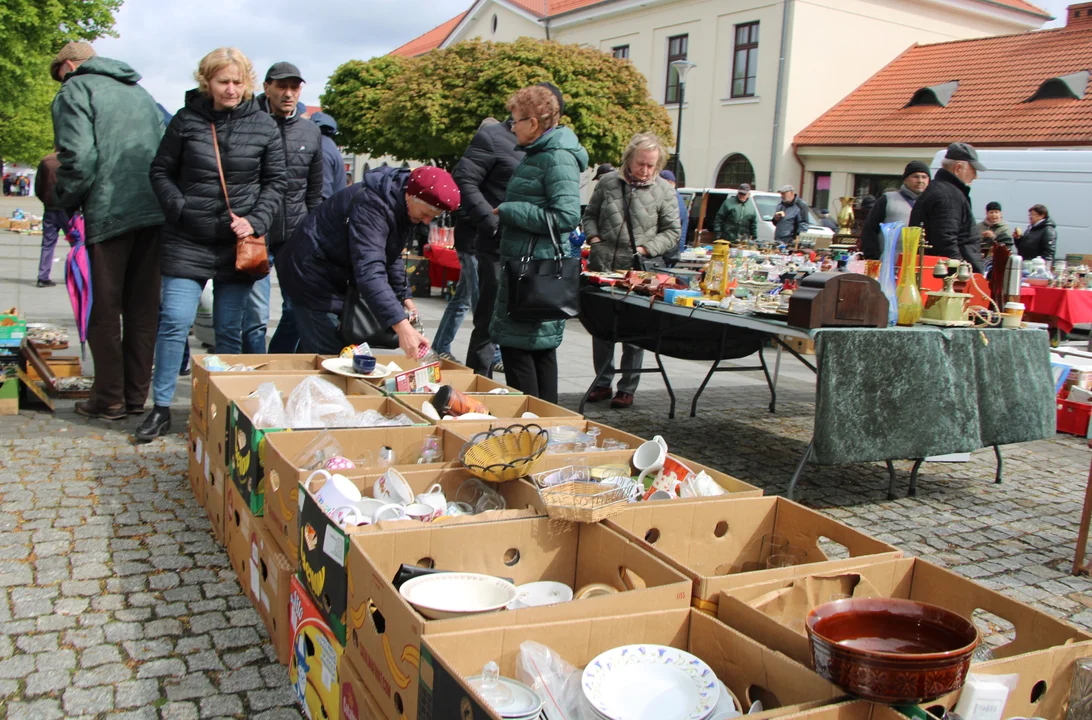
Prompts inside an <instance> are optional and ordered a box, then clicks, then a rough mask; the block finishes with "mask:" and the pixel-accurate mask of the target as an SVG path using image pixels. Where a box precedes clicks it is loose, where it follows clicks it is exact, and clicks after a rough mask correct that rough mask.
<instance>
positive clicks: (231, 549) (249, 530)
mask: <svg viewBox="0 0 1092 720" xmlns="http://www.w3.org/2000/svg"><path fill="white" fill-rule="evenodd" d="M257 526H258V518H256V517H254V516H253V515H251V514H250V511H249V510H247V508H246V504H245V503H244V502H243V499H242V497H240V496H239V491H238V490H236V489H235V487H234V486H233V485H232V484H231V483H228V485H227V488H226V489H225V490H224V546H225V547H226V548H227V554H228V560H229V561H230V562H231V569H232V570H234V571H235V576H236V577H237V578H238V579H239V586H240V587H242V588H243V592H244V593H245V594H246V595H247V597H249V598H250V600H251V602H253V601H254V596H253V595H252V594H251V591H250V562H249V561H250V539H251V535H252V534H253V533H254V532H256V528H257Z"/></svg>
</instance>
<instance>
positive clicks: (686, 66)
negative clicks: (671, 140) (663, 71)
mask: <svg viewBox="0 0 1092 720" xmlns="http://www.w3.org/2000/svg"><path fill="white" fill-rule="evenodd" d="M671 67H673V68H675V74H676V75H678V76H679V126H678V128H676V129H675V182H681V180H682V178H681V177H680V175H679V162H680V161H679V156H680V154H681V151H682V109H683V101H684V100H685V99H686V98H685V91H686V74H687V73H688V72H690V71H691V70H693V69H694V68H695V67H697V64H696V63H692V62H690V61H689V60H676V61H674V62H673V63H671Z"/></svg>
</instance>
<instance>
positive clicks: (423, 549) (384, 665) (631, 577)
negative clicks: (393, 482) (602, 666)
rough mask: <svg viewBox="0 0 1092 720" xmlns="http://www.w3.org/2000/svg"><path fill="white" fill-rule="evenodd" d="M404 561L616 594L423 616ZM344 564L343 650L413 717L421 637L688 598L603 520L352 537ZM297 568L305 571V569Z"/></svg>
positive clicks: (385, 697) (391, 705) (677, 582)
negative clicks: (399, 578) (406, 582)
mask: <svg viewBox="0 0 1092 720" xmlns="http://www.w3.org/2000/svg"><path fill="white" fill-rule="evenodd" d="M403 563H405V564H410V565H423V566H425V567H436V568H439V569H442V570H459V571H465V572H477V573H485V574H489V575H496V576H499V577H508V578H511V579H512V580H513V581H514V582H515V583H516V584H517V585H522V584H524V583H528V582H535V581H538V580H554V581H559V582H563V583H565V584H566V585H569V587H572V588H573V589H574V590H576V591H579V589H580V588H583V587H584V586H586V585H588V584H591V583H604V584H607V585H610V586H611V587H613V588H615V589H616V590H619V591H620V592H618V593H616V594H613V595H606V596H601V597H594V598H587V599H584V600H574V601H573V602H568V603H561V604H558V605H550V606H545V607H533V608H525V609H522V610H506V611H503V612H496V613H485V614H479V615H469V616H466V617H462V618H448V619H445V620H426V619H425V618H424V617H423V616H422V615H421V614H420V613H418V612H417V611H416V610H415V609H414V608H413V606H411V605H410V604H409V603H407V602H406V601H405V600H404V599H403V598H402V596H401V595H400V594H399V592H398V591H397V590H395V588H394V586H393V585H392V584H391V579H392V578H394V576H395V573H396V572H397V571H398V569H399V567H400V566H401V565H402V564H403ZM347 566H348V567H347V577H348V590H349V608H348V621H349V623H350V624H351V632H350V633H349V638H348V643H347V645H346V650H345V652H346V655H347V656H348V657H349V662H351V663H352V664H353V666H354V667H355V668H356V669H357V671H359V672H360V675H361V677H362V678H363V679H364V683H365V685H367V687H368V688H369V690H371V692H372V694H373V695H374V696H375V698H376V699H377V700H378V701H379V706H380V708H381V709H382V710H383V711H384V712H385V713H386V714H387V715H388V716H397V715H400V714H404V715H405V716H406V717H410V718H412V717H417V701H418V666H419V661H418V655H419V651H420V645H421V638H422V636H424V635H427V634H432V633H440V632H456V631H462V630H478V631H480V630H484V629H488V628H501V627H510V626H513V625H527V624H534V623H543V622H553V621H560V620H575V619H583V618H587V617H602V616H607V615H621V614H627V613H637V612H646V611H652V610H670V609H682V608H685V607H687V606H688V605H689V603H690V583H689V582H688V581H687V580H686V578H685V577H683V575H682V574H681V573H679V572H678V571H677V570H674V569H672V568H671V567H670V566H669V565H668V564H667V563H665V562H663V561H662V560H659V559H658V558H656V557H654V556H653V555H652V554H650V553H649V552H647V551H646V550H644V549H643V548H642V547H641V546H640V545H639V544H638V543H635V542H633V541H632V540H629V539H627V538H625V537H623V536H622V535H621V534H620V533H618V532H616V531H614V530H612V529H611V528H608V527H606V526H604V525H601V524H591V525H581V524H570V523H564V524H562V523H556V522H552V521H550V520H548V519H545V518H540V519H535V520H511V521H502V522H493V523H483V524H475V525H454V526H449V527H429V526H424V527H422V528H421V529H420V530H406V531H404V532H387V533H370V534H362V535H355V536H354V537H353V539H352V545H351V546H350V550H349V556H348V563H347ZM301 574H302V575H305V576H306V574H307V568H306V567H304V568H302V569H301ZM629 588H633V589H632V590H631V589H629ZM335 629H336V628H335ZM399 707H401V711H399Z"/></svg>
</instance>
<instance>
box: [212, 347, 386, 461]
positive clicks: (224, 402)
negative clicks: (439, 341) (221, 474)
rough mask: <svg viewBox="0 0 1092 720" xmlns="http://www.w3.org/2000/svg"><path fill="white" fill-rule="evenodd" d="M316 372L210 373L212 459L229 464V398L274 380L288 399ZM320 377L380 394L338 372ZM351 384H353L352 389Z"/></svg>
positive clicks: (360, 391) (353, 391) (345, 387)
mask: <svg viewBox="0 0 1092 720" xmlns="http://www.w3.org/2000/svg"><path fill="white" fill-rule="evenodd" d="M247 357H249V356H247ZM258 357H261V356H258ZM316 357H317V356H316ZM315 374H316V373H309V374H299V373H298V374H286V375H269V374H261V373H219V374H217V375H213V376H212V379H211V381H210V382H209V389H208V396H209V406H208V407H209V409H208V414H207V417H208V434H207V435H206V437H207V438H208V441H209V443H210V444H211V445H212V452H213V458H214V459H216V460H219V461H220V462H222V463H224V466H225V467H230V466H229V461H230V459H231V458H229V457H228V456H227V447H228V446H227V444H226V440H227V431H228V421H229V419H230V417H231V403H232V401H234V400H242V399H243V398H245V397H247V396H248V395H250V394H251V393H252V392H254V391H255V390H257V389H258V386H259V385H261V384H262V383H267V382H271V383H274V384H275V385H276V386H277V389H278V390H280V391H281V393H283V395H284V397H285V398H287V397H288V395H289V394H290V393H291V392H292V391H293V390H294V389H295V388H296V386H297V385H299V384H300V383H301V382H303V381H304V379H305V378H308V377H312V376H314V375H315ZM322 379H323V380H328V381H329V382H331V383H332V384H333V385H334V386H335V387H337V388H338V389H340V390H343V391H345V393H346V394H347V395H380V392H379V391H378V390H376V389H375V388H373V387H371V386H369V385H367V384H366V383H361V382H359V381H355V380H352V379H350V378H347V377H342V376H341V375H323V376H322ZM350 383H351V384H352V387H351V389H350Z"/></svg>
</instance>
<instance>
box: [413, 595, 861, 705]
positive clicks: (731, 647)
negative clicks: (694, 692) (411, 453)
mask: <svg viewBox="0 0 1092 720" xmlns="http://www.w3.org/2000/svg"><path fill="white" fill-rule="evenodd" d="M524 642H537V643H541V644H543V645H546V646H548V647H549V648H550V649H551V650H554V651H555V652H557V653H558V655H560V656H561V657H562V658H564V659H565V660H566V661H568V662H569V663H570V664H572V665H574V666H575V667H577V668H583V667H585V666H586V665H588V663H590V662H591V661H592V660H594V659H595V658H596V657H597V656H598V655H599V654H600V653H603V652H606V651H608V650H611V649H613V648H616V647H619V646H622V645H632V644H637V643H649V644H655V645H669V646H672V647H676V648H679V649H682V650H686V651H687V652H689V653H691V654H693V655H695V656H697V657H698V658H700V659H701V660H704V661H705V663H706V664H708V665H709V668H710V669H711V670H712V671H713V672H714V673H715V674H716V675H717V677H718V678H719V679H720V680H721V681H722V682H724V684H725V685H726V686H727V687H728V689H729V690H730V691H731V692H732V694H733V695H735V697H736V698H737V699H738V700H739V701H740V704H741V705H742V706H743V711H744V712H746V711H747V709H748V708H749V707H750V705H751V703H753V702H754V701H756V700H761V702H762V706H763V708H764V710H763V711H762V712H760V713H755V714H754V715H748V716H746V717H748V718H754V719H755V720H761V719H762V718H769V717H779V716H782V715H784V714H785V713H791V712H794V711H796V710H800V709H803V708H813V707H816V706H823V705H826V704H828V703H831V702H834V701H836V700H837V699H839V698H841V697H843V696H844V693H843V692H842V691H841V690H839V689H838V688H836V687H835V686H834V685H831V684H830V683H828V682H827V681H826V680H823V679H822V678H820V677H819V676H818V675H816V674H815V673H814V672H812V671H811V670H809V669H807V668H805V667H804V666H802V665H800V664H799V663H797V662H794V661H792V660H790V659H789V658H787V657H785V656H784V655H781V654H780V653H775V652H773V651H771V650H769V649H767V648H765V647H763V646H762V644H761V643H758V642H755V641H754V640H752V639H751V638H748V637H747V636H745V635H743V634H742V633H740V632H737V631H735V630H733V629H732V628H730V627H728V626H727V625H725V624H723V623H721V622H719V621H717V620H716V619H715V618H711V617H709V616H707V615H704V614H702V613H700V612H698V611H696V610H689V611H688V610H665V611H662V612H656V613H642V614H639V615H628V616H617V615H612V616H602V615H600V616H592V617H585V618H580V619H574V620H569V621H566V622H551V623H543V624H536V625H520V626H517V627H505V628H493V629H488V630H485V629H479V630H474V631H470V632H459V633H444V634H430V635H428V636H426V637H424V638H423V639H422V645H421V669H420V680H421V690H422V692H421V696H422V698H423V699H426V702H425V703H423V704H422V706H421V708H422V711H421V712H419V713H418V716H417V717H418V719H419V720H463V719H464V718H466V719H467V720H469V719H470V718H475V719H477V718H490V719H491V720H499V718H500V716H499V715H497V714H496V713H495V712H493V711H492V710H491V709H488V706H487V705H486V703H485V702H484V701H483V700H482V699H481V698H480V697H479V696H478V695H477V693H476V692H474V691H472V690H471V689H470V687H469V685H468V684H467V681H466V678H467V677H468V676H471V675H477V674H479V673H481V671H482V666H483V665H484V664H485V663H487V662H489V661H490V660H493V661H495V662H496V663H497V664H498V665H499V666H500V674H501V675H502V676H504V677H511V678H515V677H517V674H516V664H517V659H518V657H519V652H520V644H521V643H524ZM578 692H579V690H578Z"/></svg>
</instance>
